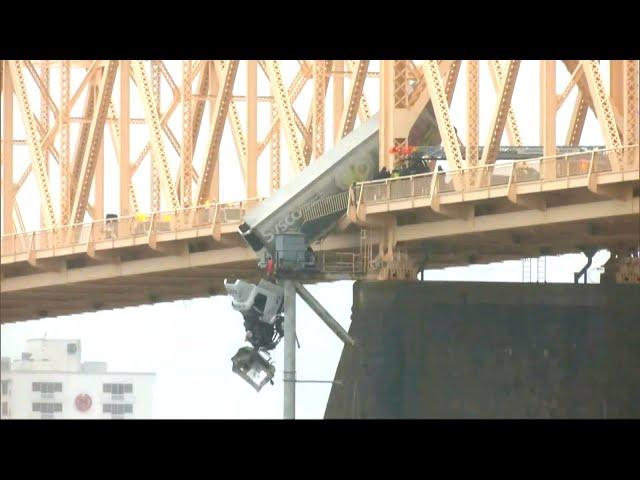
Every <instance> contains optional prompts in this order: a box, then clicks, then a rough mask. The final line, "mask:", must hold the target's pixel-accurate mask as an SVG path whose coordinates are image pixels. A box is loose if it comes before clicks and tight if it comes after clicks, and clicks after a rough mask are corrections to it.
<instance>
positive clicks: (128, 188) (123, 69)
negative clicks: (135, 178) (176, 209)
mask: <svg viewBox="0 0 640 480" xmlns="http://www.w3.org/2000/svg"><path fill="white" fill-rule="evenodd" d="M130 77H131V67H130V65H129V60H121V61H120V117H119V118H118V122H119V123H120V125H119V131H120V148H119V153H120V158H119V164H120V215H121V216H127V215H131V214H132V213H134V212H132V211H131V207H132V206H133V203H134V202H135V192H134V189H133V182H132V179H131V163H130V143H129V139H130V136H129V117H130V112H129V107H130V101H131V90H130ZM130 197H133V199H131V198H130ZM136 203H137V202H136ZM135 210H136V211H137V208H136V209H135Z"/></svg>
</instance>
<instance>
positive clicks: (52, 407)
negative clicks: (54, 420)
mask: <svg viewBox="0 0 640 480" xmlns="http://www.w3.org/2000/svg"><path fill="white" fill-rule="evenodd" d="M31 410H32V411H34V412H42V413H56V412H61V411H62V403H45V402H35V403H33V405H32V407H31Z"/></svg>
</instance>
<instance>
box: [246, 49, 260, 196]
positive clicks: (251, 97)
mask: <svg viewBox="0 0 640 480" xmlns="http://www.w3.org/2000/svg"><path fill="white" fill-rule="evenodd" d="M246 189H247V198H256V197H257V196H258V62H257V60H248V61H247V179H246Z"/></svg>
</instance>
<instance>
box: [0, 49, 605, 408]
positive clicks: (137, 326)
mask: <svg viewBox="0 0 640 480" xmlns="http://www.w3.org/2000/svg"><path fill="white" fill-rule="evenodd" d="M376 63H377V62H376ZM241 65H243V64H241ZM372 67H373V68H375V69H377V68H378V67H377V65H373V66H372ZM169 68H170V69H171V71H172V73H173V74H174V78H177V79H179V78H180V65H179V63H175V62H169ZM606 70H607V69H606V68H603V72H604V73H605V82H608V76H607V75H606ZM245 72H246V71H245V70H244V68H243V67H241V69H240V71H239V72H238V80H239V81H238V82H237V85H236V89H235V91H234V93H235V94H243V92H242V88H244V85H245V82H244V79H245V77H246V73H245ZM284 72H285V79H286V80H288V79H291V78H292V77H293V75H294V74H295V63H294V64H291V63H290V62H286V65H285V68H284ZM57 78H58V77H57V75H56V72H52V75H51V83H52V91H59V87H58V88H57V89H56V90H53V89H54V88H56V87H55V84H56V82H57ZM568 78H569V75H568V74H567V73H566V70H565V68H564V67H563V66H562V65H558V80H557V82H558V87H557V90H558V91H562V89H563V88H564V85H565V84H566V82H567V80H568ZM465 79H466V71H465V66H464V65H463V66H462V69H461V72H460V76H459V79H458V87H457V90H456V94H455V96H454V100H453V104H452V107H451V112H452V117H453V120H454V123H455V124H456V127H457V129H458V132H459V134H460V136H461V138H465V123H466V122H465V118H464V109H465ZM80 80H81V75H80V76H78V77H77V78H75V77H74V78H73V79H72V84H73V85H77V84H78V83H79V82H80ZM538 80H539V73H538V62H533V61H530V62H523V64H522V67H521V71H520V75H519V77H518V81H517V84H516V89H515V104H514V110H515V111H516V115H517V118H518V122H519V126H520V131H521V134H522V137H523V143H524V144H526V145H538V144H539V143H540V142H539V133H538V132H539V117H538V108H539V101H538V100H539V97H538V94H537V92H538ZM375 82H377V80H376V79H370V80H367V83H368V87H367V88H366V91H367V92H368V98H367V99H368V100H369V103H370V108H371V111H372V112H375V111H376V110H377V105H378V98H377V95H374V93H373V92H374V90H375V88H376V85H375ZM480 82H481V100H480V112H481V113H480V133H481V136H480V138H484V136H483V135H484V133H486V130H487V128H488V123H489V115H490V112H491V110H492V107H493V103H494V100H495V93H494V91H493V86H492V84H491V83H490V78H489V75H488V70H487V67H486V65H482V64H481V77H480ZM116 86H117V84H116ZM347 87H348V83H347ZM264 88H265V87H264V85H263V84H262V83H259V89H264ZM345 91H348V88H345ZM258 94H259V95H267V94H268V89H267V91H264V90H259V92H258ZM331 94H332V87H331V84H330V86H329V92H328V95H331ZM114 95H115V96H117V89H116V92H114ZM575 95H576V93H575V90H574V92H572V94H571V95H570V96H569V98H568V100H567V102H566V104H565V106H564V107H563V108H562V109H561V110H560V112H559V118H558V129H559V130H558V143H559V144H561V143H562V142H563V140H564V135H565V132H566V125H567V124H568V119H569V116H570V114H571V108H572V106H573V100H574V98H575ZM329 98H330V97H329ZM309 99H310V85H307V87H306V88H305V91H304V92H303V94H302V95H301V99H300V101H299V103H296V109H298V110H299V114H300V117H301V118H303V119H304V118H306V114H307V110H308V107H305V105H306V104H308V103H309ZM114 103H115V102H114ZM78 104H79V105H81V104H82V101H79V102H78ZM328 104H330V102H328ZM116 105H117V103H116ZM239 113H240V115H241V118H244V114H245V111H244V106H243V104H241V103H239ZM74 115H75V112H74ZM78 115H79V114H78ZM133 115H137V114H135V113H133ZM259 115H260V116H259V125H260V128H259V137H262V135H264V133H266V129H267V128H268V123H269V122H268V120H267V118H266V116H267V115H268V109H266V110H265V109H264V108H261V109H260V110H259ZM140 116H141V113H140ZM326 117H327V129H328V131H330V130H329V129H330V128H331V124H330V123H331V115H330V114H327V115H326ZM180 118H181V116H180V114H179V112H176V114H174V120H176V119H177V121H175V122H174V123H175V125H174V132H175V133H176V134H177V135H178V137H179V138H180V137H181V135H179V132H180ZM205 118H208V115H207V113H205ZM17 123H18V124H19V123H20V122H17ZM206 127H207V125H206V121H205V123H204V124H203V128H206ZM21 129H22V127H21V125H17V126H16V136H17V137H19V136H20V133H19V132H20V130H21ZM132 130H133V129H132ZM146 138H147V137H146V136H145V135H135V134H134V132H133V131H132V143H133V142H135V141H138V142H141V145H139V146H136V147H135V148H133V147H132V152H133V151H137V150H136V148H138V147H139V148H142V147H143V146H144V145H143V143H144V142H146ZM135 139H137V140H135ZM203 143H204V142H202V141H201V142H199V143H198V148H197V149H196V155H195V158H196V160H195V163H196V167H197V166H198V159H200V158H201V157H202V155H201V154H200V152H201V151H202V150H201V149H202V148H203V147H202V144H203ZM281 143H282V145H286V142H285V141H284V138H283V141H282V142H281ZM481 143H484V142H481ZM503 143H504V144H506V137H505V139H504V140H503ZM581 143H582V144H585V145H596V144H597V145H601V144H602V143H603V142H602V135H601V134H600V131H599V128H598V124H597V121H596V120H595V118H594V117H593V114H592V113H591V112H589V115H588V117H587V122H586V125H585V130H584V134H583V137H582V142H581ZM109 145H110V141H108V142H107V143H106V146H105V157H106V162H105V174H106V186H105V191H107V192H113V195H109V197H108V198H107V200H106V202H105V211H117V202H118V200H117V199H118V194H117V182H116V181H115V179H116V178H117V170H116V169H115V163H113V161H112V160H111V159H110V153H109V152H110V148H111V147H109ZM233 148H234V147H233V142H232V139H231V138H230V134H229V132H228V128H226V129H225V136H224V138H223V142H222V150H221V151H222V152H223V154H222V155H221V168H222V170H221V178H223V179H224V181H221V199H222V200H235V199H241V198H242V197H243V192H244V185H243V181H242V177H241V175H240V171H239V169H238V167H237V165H235V164H234V162H233V161H232V159H231V158H232V157H231V156H230V155H225V152H230V151H232V149H233ZM167 151H168V152H170V151H171V149H170V148H167ZM14 155H16V158H17V161H20V158H22V161H23V162H28V156H27V152H26V149H24V150H23V151H18V147H16V153H15V154H14ZM21 155H22V157H21ZM111 155H112V154H111ZM172 161H173V162H174V163H175V165H174V167H177V160H176V159H175V158H173V159H172ZM147 162H148V160H145V162H144V163H143V165H142V166H141V167H140V168H141V169H144V168H147V169H148V168H149V166H148V165H147ZM267 162H268V152H267V153H266V154H265V155H263V156H262V157H261V158H260V162H259V168H258V173H259V192H260V193H261V194H266V191H267V188H268V187H267V185H268V177H267V172H268V170H267ZM53 163H54V162H52V164H53ZM282 163H283V167H285V168H284V171H283V173H282V178H283V181H284V182H286V181H287V179H288V177H289V174H288V171H287V169H286V165H287V164H288V162H287V157H286V154H285V153H284V152H283V155H282ZM25 165H26V163H25ZM172 165H173V164H172ZM15 170H16V171H17V172H18V173H16V176H17V175H19V174H20V173H21V171H22V170H21V168H16V169H15ZM52 170H55V167H52ZM146 171H148V170H145V173H146ZM52 175H55V172H52ZM55 178H57V177H55ZM55 188H56V187H54V188H53V190H54V191H55ZM136 188H137V189H138V192H139V195H138V196H139V198H140V199H141V200H140V201H141V204H142V205H144V206H143V207H142V208H145V206H146V207H147V208H148V205H149V202H148V198H149V194H148V189H146V190H145V186H144V185H143V184H141V183H140V184H136ZM35 191H36V190H35V181H34V179H33V176H31V179H30V180H29V181H28V182H27V183H26V184H25V187H24V188H23V189H22V191H21V194H20V195H21V197H20V198H22V199H23V203H22V204H23V205H24V204H25V203H24V202H25V200H24V199H26V198H29V197H28V196H27V195H29V194H30V195H32V197H31V198H35V196H34V194H35ZM29 192H31V193H29ZM55 194H57V193H55ZM34 207H35V205H34ZM34 212H35V215H34ZM37 212H38V210H37V208H34V209H33V210H32V211H31V212H28V214H26V212H24V211H23V216H26V217H27V218H26V219H25V223H27V225H31V226H32V228H37V223H38V218H37ZM607 258H608V253H607V252H604V251H602V252H599V253H598V254H597V255H596V258H595V259H594V264H593V267H592V269H591V273H590V281H592V282H597V281H598V280H599V275H598V273H597V267H598V266H600V265H601V264H602V263H604V261H606V259H607ZM584 263H585V257H584V256H583V255H581V254H576V255H566V256H563V257H549V258H548V259H547V281H549V282H572V281H573V272H575V271H577V270H579V269H580V268H582V266H583V265H584ZM521 274H522V269H521V263H520V262H519V261H516V262H504V263H500V264H493V265H488V266H474V267H461V268H452V269H447V270H438V271H430V272H427V274H426V275H425V279H428V280H473V281H492V280H500V281H514V282H518V281H520V280H521ZM352 285H353V282H345V281H343V282H334V283H327V284H320V285H311V286H309V290H310V291H311V293H312V294H313V295H314V296H316V298H317V299H318V300H319V301H320V302H321V303H322V304H323V305H324V306H325V308H327V310H329V312H330V313H331V314H332V315H333V316H334V317H335V318H336V319H337V320H338V321H339V322H340V323H341V324H342V326H343V327H345V328H346V329H348V328H349V324H350V318H349V317H350V314H351V293H352ZM297 313H298V316H297V318H298V320H297V328H298V338H299V341H300V344H301V349H299V350H298V351H297V376H298V378H299V379H305V380H331V379H333V376H334V374H335V371H336V367H337V365H338V361H339V358H340V354H341V351H342V343H341V342H340V341H339V340H338V339H337V338H336V337H335V336H334V334H333V333H332V332H331V331H330V330H329V329H328V328H327V327H326V326H325V325H324V324H323V323H322V321H321V320H320V319H318V318H317V317H316V316H315V314H314V313H313V312H312V311H311V310H310V309H309V308H308V307H307V306H306V304H304V302H302V301H300V300H298V302H297ZM242 322H243V319H242V316H241V315H240V313H238V312H236V311H235V310H233V309H232V308H231V300H230V298H228V297H222V296H218V297H212V298H203V299H196V300H190V301H179V302H173V303H162V304H156V305H152V306H142V307H131V308H126V309H120V310H115V311H102V312H96V313H86V314H79V315H71V316H65V317H58V318H54V319H51V318H49V319H42V320H37V321H29V322H20V323H15V324H8V325H7V324H5V325H2V327H1V351H2V356H9V357H11V358H18V357H19V356H20V352H21V351H22V349H23V347H24V345H25V341H26V340H27V339H29V338H39V337H43V336H45V335H46V336H47V337H48V338H79V339H81V341H82V358H83V361H106V362H108V367H109V370H110V371H119V370H120V371H144V372H155V373H156V374H157V377H156V385H155V396H154V399H153V412H154V417H155V418H282V391H283V387H282V350H283V345H282V344H281V345H280V346H279V347H278V348H277V349H276V350H275V352H274V353H273V359H274V363H275V365H276V369H277V373H276V383H275V385H274V386H270V385H267V386H265V387H264V388H263V389H262V391H261V392H260V393H256V392H255V391H254V390H253V389H252V388H251V387H250V386H249V385H248V384H246V383H245V382H244V381H242V380H241V379H240V378H239V377H237V376H236V375H235V374H233V373H232V372H231V360H230V359H231V357H232V356H233V354H235V352H236V351H237V349H238V348H239V347H240V346H242V345H243V339H244V328H243V325H242ZM296 388H297V402H296V408H297V412H296V413H297V417H298V418H322V417H323V415H324V409H325V407H326V403H327V399H328V396H329V391H330V385H328V384H299V385H297V387H296Z"/></svg>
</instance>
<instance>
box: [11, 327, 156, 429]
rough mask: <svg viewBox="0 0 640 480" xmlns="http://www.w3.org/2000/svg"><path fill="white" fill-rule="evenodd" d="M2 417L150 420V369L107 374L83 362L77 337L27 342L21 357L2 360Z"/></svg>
mask: <svg viewBox="0 0 640 480" xmlns="http://www.w3.org/2000/svg"><path fill="white" fill-rule="evenodd" d="M0 377H1V380H2V418H3V419H4V418H12V419H14V418H16V419H43V418H44V419H116V418H117V419H131V418H151V405H152V400H153V384H154V381H155V373H140V372H108V371H107V364H106V363H105V362H82V361H81V349H80V340H59V339H55V340H54V339H33V340H28V341H27V345H26V348H25V351H24V352H23V353H22V358H21V359H19V360H14V361H13V362H12V361H11V360H10V359H9V358H5V357H3V358H2V370H1V372H0Z"/></svg>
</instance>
